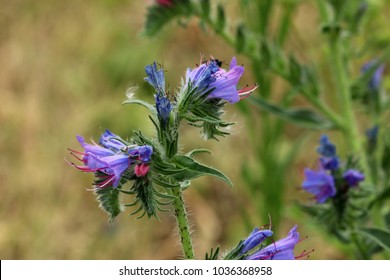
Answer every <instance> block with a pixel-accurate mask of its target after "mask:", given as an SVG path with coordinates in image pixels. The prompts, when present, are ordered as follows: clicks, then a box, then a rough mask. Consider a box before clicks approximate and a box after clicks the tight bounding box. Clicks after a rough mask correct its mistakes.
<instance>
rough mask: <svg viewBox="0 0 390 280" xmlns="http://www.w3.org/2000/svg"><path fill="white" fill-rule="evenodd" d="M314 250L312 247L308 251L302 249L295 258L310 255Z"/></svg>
mask: <svg viewBox="0 0 390 280" xmlns="http://www.w3.org/2000/svg"><path fill="white" fill-rule="evenodd" d="M313 252H314V249H312V250H310V251H306V250H303V251H302V253H301V254H300V255H298V256H296V257H295V259H300V258H303V257H306V256H307V257H308V258H309V257H310V254H311V253H313Z"/></svg>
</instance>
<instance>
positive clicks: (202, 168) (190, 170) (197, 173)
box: [173, 155, 233, 187]
mask: <svg viewBox="0 0 390 280" xmlns="http://www.w3.org/2000/svg"><path fill="white" fill-rule="evenodd" d="M173 160H174V163H175V164H176V165H178V166H179V167H183V168H186V170H185V171H183V172H181V173H179V174H176V175H175V176H174V178H175V179H176V180H178V181H184V180H191V179H194V178H198V177H201V176H204V175H210V176H213V177H216V178H218V179H220V180H223V181H224V182H226V183H227V184H228V185H229V186H231V187H232V186H233V184H232V182H231V181H230V179H229V178H228V177H227V176H226V175H224V174H223V173H222V172H220V171H218V170H217V169H214V168H212V167H209V166H206V165H203V164H200V163H199V162H197V161H195V160H194V159H192V158H190V157H188V156H182V155H176V156H175V157H174V158H173Z"/></svg>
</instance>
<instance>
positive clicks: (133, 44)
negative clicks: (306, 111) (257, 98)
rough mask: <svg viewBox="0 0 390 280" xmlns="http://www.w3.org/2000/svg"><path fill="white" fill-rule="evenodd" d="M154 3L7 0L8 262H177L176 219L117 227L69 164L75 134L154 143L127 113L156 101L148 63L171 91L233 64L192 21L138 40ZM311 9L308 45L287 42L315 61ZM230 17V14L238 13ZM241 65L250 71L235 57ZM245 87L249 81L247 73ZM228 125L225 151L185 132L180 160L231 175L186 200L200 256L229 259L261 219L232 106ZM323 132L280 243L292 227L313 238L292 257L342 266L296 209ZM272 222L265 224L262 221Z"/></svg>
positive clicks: (298, 164) (3, 135) (307, 153)
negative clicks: (248, 218)
mask: <svg viewBox="0 0 390 280" xmlns="http://www.w3.org/2000/svg"><path fill="white" fill-rule="evenodd" d="M152 2H153V1H130V0H129V1H123V0H97V1H76V0H68V1H60V0H42V1H33V0H25V1H23V0H12V1H7V0H0V4H1V5H0V6H1V8H0V26H1V27H0V100H1V106H0V124H1V132H0V190H1V195H0V209H1V210H0V258H1V259H176V258H180V255H181V248H180V244H179V242H178V235H177V231H176V225H175V219H174V217H173V215H172V214H166V213H161V214H160V219H161V220H160V221H158V220H156V219H151V220H149V221H146V220H145V219H142V220H136V219H135V217H133V216H128V215H127V213H129V211H127V213H126V212H124V213H123V214H121V215H120V216H119V217H118V218H117V219H116V221H115V222H114V223H113V224H112V225H110V224H108V221H107V217H106V214H105V213H103V212H102V211H101V210H100V209H98V207H97V203H96V201H95V197H94V195H93V194H92V193H91V192H90V191H88V190H86V189H87V188H89V187H90V186H91V181H92V178H93V177H92V174H83V173H81V172H79V171H77V170H76V169H74V168H72V167H71V166H69V165H68V164H67V163H66V162H65V161H64V158H68V159H70V158H71V157H70V155H69V153H68V151H67V148H68V147H69V148H72V149H76V150H78V149H80V148H79V145H78V143H77V141H76V138H75V136H76V135H78V134H79V135H83V136H84V137H85V138H86V139H90V138H93V139H95V140H98V138H99V136H100V134H101V133H102V132H103V131H104V130H105V129H106V128H109V129H110V130H111V131H112V132H114V133H116V134H119V135H121V136H123V137H130V136H131V133H132V132H131V131H132V130H134V129H135V130H137V129H142V130H143V131H144V132H145V133H146V134H148V135H151V133H152V129H151V126H150V123H149V120H148V118H147V117H146V116H147V111H146V110H144V109H142V108H139V107H137V106H126V107H125V106H122V105H121V102H122V101H123V100H124V99H125V92H126V89H127V88H129V87H130V86H134V85H136V86H138V87H139V89H138V91H137V92H136V94H137V96H138V97H140V98H141V99H148V100H152V93H153V91H152V89H151V88H150V86H149V85H147V84H146V83H144V82H143V77H144V66H145V65H146V64H149V63H151V62H153V61H157V62H160V63H162V64H163V65H164V68H165V69H166V70H167V72H166V80H167V83H168V85H169V87H170V89H171V90H172V91H174V90H176V89H177V88H178V85H180V81H181V78H182V77H183V75H184V73H185V70H186V68H187V67H194V66H195V64H196V63H198V62H199V59H200V54H205V55H206V57H208V56H209V55H213V56H214V57H217V58H219V59H221V60H223V61H226V62H229V61H230V58H231V57H232V56H233V55H235V54H234V52H233V50H231V49H230V48H229V47H226V45H225V44H224V43H223V42H222V41H221V40H220V39H219V38H217V37H216V36H214V35H213V34H211V33H209V34H205V33H204V32H202V31H201V30H200V29H199V27H198V25H197V22H196V21H191V22H190V23H189V25H188V26H187V28H186V29H184V28H177V27H172V26H171V27H168V28H165V29H164V32H162V33H161V34H159V35H158V36H157V37H155V38H153V39H147V38H143V37H142V36H140V31H141V30H142V26H143V23H144V18H145V12H146V7H147V5H150V4H151V3H152ZM225 2H227V1H225ZM228 2H229V3H232V2H233V1H232V2H230V1H228ZM304 2H305V3H304V4H303V5H300V7H299V9H298V11H297V12H296V14H295V17H294V24H295V28H297V29H298V30H301V31H302V34H301V36H302V37H301V38H298V39H295V40H292V42H291V45H290V46H289V47H290V48H291V50H300V52H302V53H303V54H305V57H310V58H316V51H317V50H316V47H318V46H316V44H315V42H316V41H318V37H319V36H320V35H319V34H318V30H317V28H318V25H317V14H316V13H315V9H314V7H313V6H312V5H313V3H311V2H314V1H304ZM379 2H380V1H379ZM381 3H382V4H383V7H384V8H387V9H384V10H383V14H381V16H378V17H375V22H373V23H370V24H371V25H372V26H373V28H377V26H383V23H384V22H386V19H388V18H389V16H390V15H389V9H388V8H389V7H388V3H387V4H386V5H387V6H386V5H385V3H386V1H382V2H381ZM228 8H229V9H230V12H232V13H233V15H234V10H235V8H236V7H235V6H234V4H232V5H231V7H228ZM386 13H387V17H386ZM169 29H170V30H169ZM386 32H387V33H386ZM378 34H379V35H378V42H381V36H387V35H388V34H389V33H388V31H385V30H383V31H381V30H379V31H378ZM382 41H383V40H382ZM302 42H310V44H305V45H302ZM313 42H314V43H313ZM238 60H239V63H243V64H244V65H245V64H248V63H250V62H249V61H245V59H244V58H243V57H240V56H238ZM325 74H326V73H325ZM241 82H242V85H245V84H246V83H252V82H253V79H252V77H251V73H250V71H247V72H246V73H245V77H243V79H242V81H241ZM275 82H276V83H277V82H278V81H275ZM281 87H283V85H281ZM260 90H261V88H260ZM277 94H278V93H277V92H275V95H276V96H277ZM225 119H227V120H231V121H235V122H237V124H236V125H235V126H233V127H232V129H231V133H232V136H230V137H227V138H225V139H222V141H220V142H216V141H210V142H205V141H204V140H202V139H201V138H200V137H198V134H199V131H197V130H196V129H193V128H191V127H183V129H182V134H181V135H182V136H181V137H182V138H181V148H182V149H183V150H184V151H185V150H189V149H191V148H198V147H206V148H209V149H210V150H212V151H213V156H204V157H202V161H203V162H204V163H206V164H209V165H212V166H215V167H216V168H218V169H220V170H221V171H223V172H224V173H225V174H228V175H229V177H230V178H231V179H232V181H233V182H234V184H235V187H234V188H233V189H229V187H228V186H226V185H224V184H223V183H221V182H219V181H217V180H214V179H211V178H202V179H197V180H195V181H194V183H193V185H192V187H191V188H190V189H189V190H187V191H186V192H185V198H186V200H187V202H188V208H189V212H190V217H189V218H190V221H191V224H192V229H193V232H194V243H195V250H196V254H197V258H200V259H202V258H203V256H204V254H205V253H206V251H208V250H209V248H211V247H215V246H217V245H220V246H221V247H222V251H224V250H227V249H228V248H230V247H232V246H234V245H235V244H236V243H237V242H238V240H239V239H240V238H242V237H244V236H247V235H248V234H249V230H248V229H247V228H246V227H245V226H244V223H243V221H242V217H241V210H240V209H241V208H242V207H245V208H246V211H247V212H248V213H250V214H252V215H253V217H255V218H254V220H255V221H256V219H257V218H256V217H261V216H262V215H261V214H260V213H256V210H255V207H253V206H252V205H251V204H249V203H247V201H248V197H249V196H250V195H251V194H250V193H249V192H248V191H247V188H245V186H243V184H244V183H243V182H244V181H243V180H242V179H240V166H241V165H242V164H243V162H251V161H253V158H252V157H251V154H252V151H251V147H250V146H248V145H247V144H246V143H247V137H248V134H247V131H246V129H245V121H244V119H243V117H242V116H241V115H240V113H239V111H238V110H236V109H235V108H234V107H233V106H228V107H227V112H226V116H225ZM258 121H259V122H261V120H258ZM303 132H304V130H302V129H297V128H295V127H293V126H288V129H287V131H286V135H287V137H286V142H285V143H284V146H283V147H281V149H282V150H283V149H286V150H288V148H289V147H290V146H291V145H292V143H293V142H294V139H295V138H296V137H297V135H299V134H300V133H303ZM319 135H320V134H319V133H312V134H310V139H309V140H308V142H307V145H306V146H305V149H304V150H303V151H302V152H301V153H299V156H298V158H297V160H296V161H295V164H294V165H292V166H291V168H290V171H289V173H288V174H286V176H288V180H287V182H288V186H287V189H288V195H286V201H285V202H284V203H285V210H284V220H283V224H282V226H281V227H280V228H278V229H276V231H277V233H278V236H284V235H285V234H287V232H288V230H289V229H290V228H291V227H292V225H294V224H295V223H297V224H299V231H300V233H301V235H302V236H306V235H307V236H308V237H309V238H308V239H306V240H305V241H304V242H302V243H300V244H299V245H298V247H297V254H299V252H300V251H302V250H304V249H315V252H314V253H313V254H311V258H312V259H343V258H347V256H346V255H345V254H344V253H343V248H342V247H339V245H337V246H336V244H337V243H336V242H335V240H332V239H329V238H328V237H327V236H326V234H325V233H323V232H322V230H321V229H320V228H318V225H316V224H315V222H314V221H311V220H309V219H308V218H307V217H306V216H305V215H304V214H302V213H301V212H300V211H298V209H297V207H296V206H295V203H294V202H295V201H296V200H299V201H301V202H304V203H305V202H308V201H309V197H310V196H308V195H307V194H304V193H303V192H302V191H301V190H300V187H299V185H300V183H301V181H302V173H303V168H304V167H305V166H308V165H309V166H311V165H313V164H314V162H315V153H314V149H315V146H316V145H317V139H318V136H319ZM259 141H261V139H259ZM269 176H272V174H269ZM260 187H262V186H259V188H260ZM127 210H129V209H127ZM270 214H271V216H272V213H270ZM266 223H268V221H262V220H260V218H259V220H258V223H257V224H258V226H262V225H263V224H266Z"/></svg>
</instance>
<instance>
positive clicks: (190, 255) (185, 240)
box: [172, 188, 194, 259]
mask: <svg viewBox="0 0 390 280" xmlns="http://www.w3.org/2000/svg"><path fill="white" fill-rule="evenodd" d="M172 195H174V196H175V199H174V200H173V207H174V209H175V216H176V221H177V226H178V228H179V235H180V242H181V245H182V248H183V253H184V258H185V259H194V249H193V246H192V239H191V234H190V229H189V225H188V219H187V211H186V208H185V204H184V200H183V193H182V190H181V188H173V189H172Z"/></svg>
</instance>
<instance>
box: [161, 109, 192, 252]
mask: <svg viewBox="0 0 390 280" xmlns="http://www.w3.org/2000/svg"><path fill="white" fill-rule="evenodd" d="M180 120H181V119H180V117H179V114H178V112H177V114H176V116H175V118H174V123H173V126H172V127H171V138H170V141H166V143H165V145H166V146H165V150H166V153H167V157H168V158H173V157H174V156H175V155H176V153H177V151H178V140H179V136H178V131H179V126H180ZM171 194H172V195H173V196H174V197H175V199H174V200H173V201H172V205H173V208H174V209H175V217H176V222H177V226H178V228H179V235H180V242H181V245H182V248H183V254H184V258H185V259H194V257H195V256H194V249H193V246H192V239H191V234H190V228H189V224H188V218H187V210H186V207H185V203H184V199H183V191H182V189H181V188H180V187H178V188H172V189H171Z"/></svg>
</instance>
